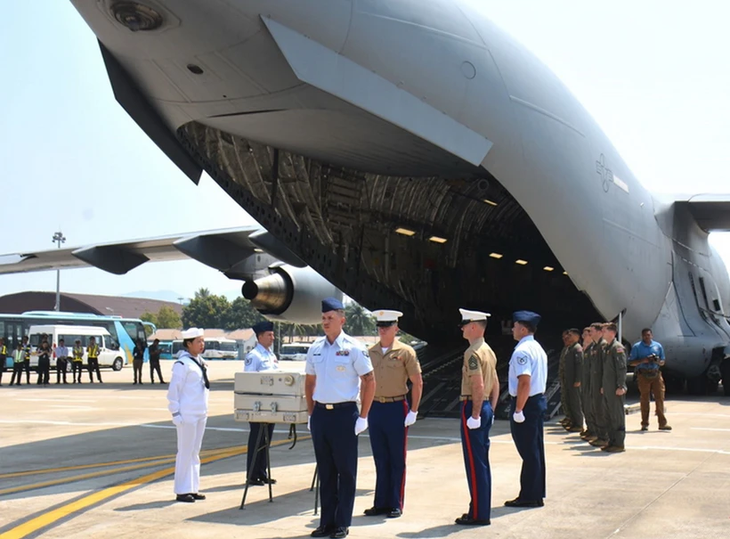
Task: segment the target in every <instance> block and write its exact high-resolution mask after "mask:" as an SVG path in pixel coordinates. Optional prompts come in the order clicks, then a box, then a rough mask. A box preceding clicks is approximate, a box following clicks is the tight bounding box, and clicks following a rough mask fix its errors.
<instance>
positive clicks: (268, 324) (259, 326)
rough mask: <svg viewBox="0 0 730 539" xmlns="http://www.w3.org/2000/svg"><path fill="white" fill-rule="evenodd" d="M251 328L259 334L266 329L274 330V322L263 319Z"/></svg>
mask: <svg viewBox="0 0 730 539" xmlns="http://www.w3.org/2000/svg"><path fill="white" fill-rule="evenodd" d="M251 329H252V330H253V332H254V333H255V334H256V335H260V334H261V333H264V332H266V331H274V323H273V322H271V321H270V320H264V321H263V322H259V323H258V324H255V325H254V326H253V327H252V328H251Z"/></svg>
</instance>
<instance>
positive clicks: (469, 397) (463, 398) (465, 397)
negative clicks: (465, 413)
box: [459, 395, 471, 402]
mask: <svg viewBox="0 0 730 539" xmlns="http://www.w3.org/2000/svg"><path fill="white" fill-rule="evenodd" d="M459 400H460V401H462V402H464V401H470V400H471V395H460V396H459Z"/></svg>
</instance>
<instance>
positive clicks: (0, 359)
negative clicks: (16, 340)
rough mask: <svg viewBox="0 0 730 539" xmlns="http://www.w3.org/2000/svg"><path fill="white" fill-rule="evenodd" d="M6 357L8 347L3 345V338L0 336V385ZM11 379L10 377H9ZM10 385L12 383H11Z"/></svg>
mask: <svg viewBox="0 0 730 539" xmlns="http://www.w3.org/2000/svg"><path fill="white" fill-rule="evenodd" d="M7 357H8V348H7V346H5V339H3V338H2V337H0V386H1V385H3V373H4V372H5V361H6V359H7ZM11 380H12V377H11ZM10 385H13V384H12V383H11V384H10Z"/></svg>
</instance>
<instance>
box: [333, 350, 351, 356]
mask: <svg viewBox="0 0 730 539" xmlns="http://www.w3.org/2000/svg"><path fill="white" fill-rule="evenodd" d="M335 355H336V356H349V355H350V351H349V350H337V352H335Z"/></svg>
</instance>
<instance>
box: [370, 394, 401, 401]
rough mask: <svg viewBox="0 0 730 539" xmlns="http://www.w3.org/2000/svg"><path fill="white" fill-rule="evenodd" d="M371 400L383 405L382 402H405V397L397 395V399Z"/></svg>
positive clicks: (381, 398) (376, 398)
mask: <svg viewBox="0 0 730 539" xmlns="http://www.w3.org/2000/svg"><path fill="white" fill-rule="evenodd" d="M373 400H374V401H375V402H380V403H384V402H400V401H404V400H406V396H405V395H398V396H397V397H375V398H374V399H373Z"/></svg>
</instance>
